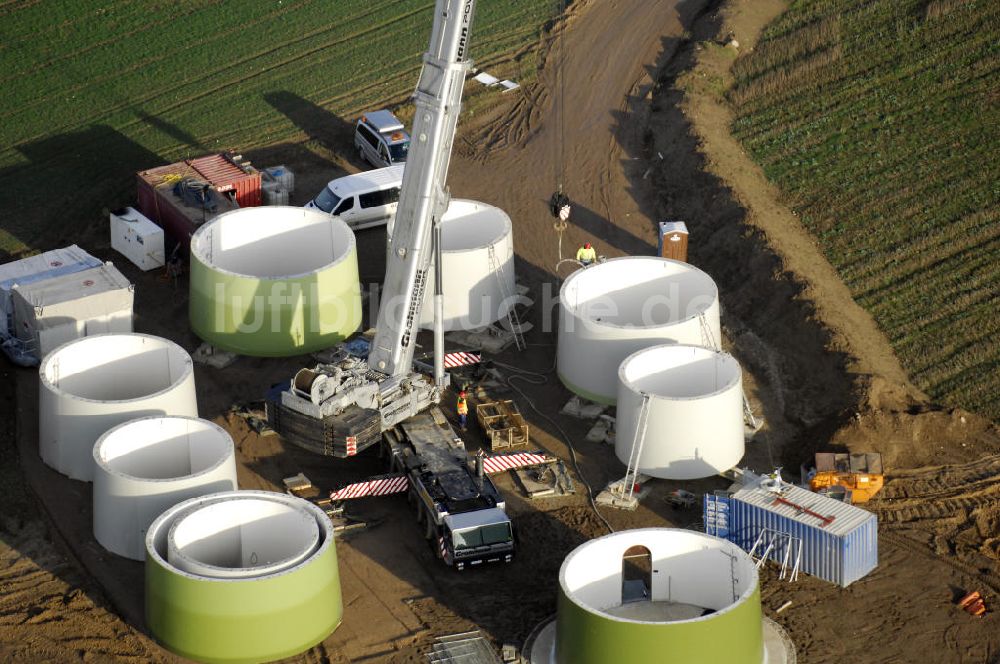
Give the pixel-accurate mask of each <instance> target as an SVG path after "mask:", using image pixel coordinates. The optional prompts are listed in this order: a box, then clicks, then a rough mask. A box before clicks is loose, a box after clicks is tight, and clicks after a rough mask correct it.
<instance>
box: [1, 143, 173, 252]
mask: <svg viewBox="0 0 1000 664" xmlns="http://www.w3.org/2000/svg"><path fill="white" fill-rule="evenodd" d="M17 150H18V151H19V152H20V153H21V154H22V155H23V156H24V158H25V159H26V160H27V163H22V164H18V165H17V166H12V167H9V168H4V169H2V170H0V182H2V183H3V185H2V186H0V209H2V210H3V211H4V221H3V230H4V231H6V232H7V233H9V234H10V235H12V236H14V238H16V239H17V240H19V241H20V244H22V245H26V247H27V248H28V249H48V248H51V247H55V246H59V245H64V244H71V243H78V244H81V243H83V242H84V239H85V238H88V236H90V237H92V236H93V234H94V232H95V230H99V232H101V233H102V235H101V236H99V237H101V240H100V243H103V244H106V243H107V241H106V239H105V238H104V237H103V236H104V235H106V233H105V232H103V231H104V224H101V223H99V222H100V221H103V222H104V223H107V219H105V218H103V214H102V210H104V209H112V210H113V209H115V208H117V207H121V206H123V205H127V204H131V203H132V201H134V200H135V172H136V171H139V170H141V169H145V168H152V167H154V166H159V165H161V164H163V163H165V162H164V161H163V160H162V159H161V158H160V157H159V156H158V155H157V154H156V153H154V152H151V151H150V150H148V149H146V148H145V147H143V146H142V145H140V144H138V143H136V142H135V141H133V140H131V139H130V138H128V137H126V136H124V135H122V134H120V133H119V132H118V131H116V130H114V129H112V128H111V127H108V126H105V125H94V126H91V127H89V128H87V129H84V130H82V131H77V132H71V133H66V134H59V135H57V136H51V137H49V138H45V139H42V140H39V141H34V142H31V143H26V144H24V145H21V146H18V148H17ZM16 245H17V243H16V242H6V243H3V244H2V245H0V259H3V260H7V259H10V258H13V257H17V255H18V254H20V253H22V252H23V251H24V250H25V247H23V246H21V247H19V246H16Z"/></svg>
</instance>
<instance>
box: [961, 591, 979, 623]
mask: <svg viewBox="0 0 1000 664" xmlns="http://www.w3.org/2000/svg"><path fill="white" fill-rule="evenodd" d="M958 606H959V608H961V609H962V610H963V611H965V612H966V613H968V614H969V615H972V616H977V617H980V618H982V617H983V616H984V615H986V602H984V601H983V596H982V595H981V594H980V593H979V591H978V590H973V591H972V592H971V593H969V594H968V595H966V596H965V597H963V598H962V599H960V600H958Z"/></svg>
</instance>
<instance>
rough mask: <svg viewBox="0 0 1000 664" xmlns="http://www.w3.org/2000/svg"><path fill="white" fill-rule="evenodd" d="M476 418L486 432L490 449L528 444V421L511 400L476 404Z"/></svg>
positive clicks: (525, 445)
mask: <svg viewBox="0 0 1000 664" xmlns="http://www.w3.org/2000/svg"><path fill="white" fill-rule="evenodd" d="M476 420H477V421H478V422H479V426H481V427H482V428H483V432H484V433H485V434H486V440H487V441H488V442H489V446H490V451H496V450H501V449H509V448H514V447H527V446H528V442H529V439H528V423H527V422H525V421H524V417H523V416H522V415H521V413H520V411H518V409H517V405H516V404H515V403H514V402H513V401H510V400H507V401H491V402H489V403H481V404H478V405H477V406H476Z"/></svg>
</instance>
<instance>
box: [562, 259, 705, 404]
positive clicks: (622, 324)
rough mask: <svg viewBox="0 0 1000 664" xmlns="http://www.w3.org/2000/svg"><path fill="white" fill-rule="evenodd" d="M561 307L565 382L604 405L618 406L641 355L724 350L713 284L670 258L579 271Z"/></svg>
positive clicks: (621, 262) (614, 263)
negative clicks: (622, 374) (622, 368)
mask: <svg viewBox="0 0 1000 664" xmlns="http://www.w3.org/2000/svg"><path fill="white" fill-rule="evenodd" d="M559 305H560V306H559V345H558V349H557V359H556V368H557V371H558V374H559V378H560V379H561V380H562V382H563V384H564V385H565V386H566V387H567V388H569V389H570V390H571V391H573V392H575V393H576V394H579V395H580V396H582V397H584V398H586V399H589V400H591V401H596V402H598V403H604V404H608V405H611V404H614V403H615V399H616V398H617V394H618V380H617V376H618V366H619V365H620V364H621V362H622V360H624V359H625V358H626V357H628V356H629V355H631V354H632V353H634V352H635V351H637V350H641V349H643V348H646V347H648V346H655V345H658V344H661V343H664V342H671V343H680V344H694V345H699V346H707V347H713V348H718V347H719V344H720V343H721V339H722V330H721V327H720V322H719V289H718V288H717V287H716V285H715V282H714V281H712V278H711V277H709V276H708V275H707V274H705V273H704V272H702V271H701V270H699V269H698V268H696V267H694V266H693V265H689V264H687V263H682V262H680V261H675V260H670V259H667V258H658V257H655V256H629V257H625V258H613V259H611V260H609V261H606V262H604V263H598V264H596V265H592V266H590V267H587V268H584V269H580V270H577V271H576V272H574V273H573V274H572V275H570V277H569V278H568V279H567V280H566V281H565V283H563V286H562V288H561V289H560V291H559Z"/></svg>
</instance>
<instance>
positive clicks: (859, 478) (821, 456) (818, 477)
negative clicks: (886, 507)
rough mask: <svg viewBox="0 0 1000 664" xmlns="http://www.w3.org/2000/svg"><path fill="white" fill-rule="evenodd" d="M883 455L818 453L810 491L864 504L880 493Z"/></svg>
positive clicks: (874, 453) (883, 480) (871, 453)
mask: <svg viewBox="0 0 1000 664" xmlns="http://www.w3.org/2000/svg"><path fill="white" fill-rule="evenodd" d="M884 482H885V478H884V476H883V474H882V455H881V454H879V453H877V452H867V453H865V454H845V453H834V452H818V453H817V454H816V474H815V475H814V476H813V477H812V479H810V480H809V488H810V489H812V490H813V491H815V492H817V493H823V494H826V495H829V496H830V497H832V498H839V499H841V500H843V501H844V502H845V503H851V504H855V503H867V502H868V501H869V500H871V498H872V496H874V495H875V494H876V493H878V492H879V491H881V490H882V484H883V483H884Z"/></svg>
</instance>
